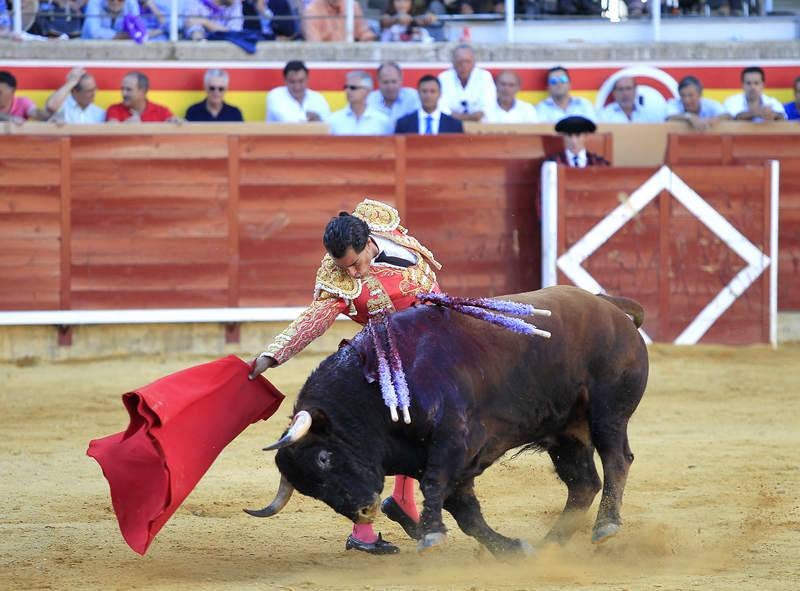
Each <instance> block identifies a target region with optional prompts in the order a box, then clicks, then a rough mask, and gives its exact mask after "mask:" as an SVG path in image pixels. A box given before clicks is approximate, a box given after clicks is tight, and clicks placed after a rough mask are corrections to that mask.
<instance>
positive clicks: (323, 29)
mask: <svg viewBox="0 0 800 591" xmlns="http://www.w3.org/2000/svg"><path fill="white" fill-rule="evenodd" d="M353 15H354V17H355V23H354V26H353V38H354V39H355V40H356V41H374V40H375V32H374V31H373V30H372V29H370V28H369V25H367V21H366V19H364V14H363V13H362V11H361V4H360V3H359V2H358V0H355V1H354V2H353ZM344 19H345V11H344V0H311V1H310V2H309V3H308V4H306V8H305V10H304V12H303V36H304V37H305V39H306V41H345V37H346V33H345V29H344V24H345V23H344Z"/></svg>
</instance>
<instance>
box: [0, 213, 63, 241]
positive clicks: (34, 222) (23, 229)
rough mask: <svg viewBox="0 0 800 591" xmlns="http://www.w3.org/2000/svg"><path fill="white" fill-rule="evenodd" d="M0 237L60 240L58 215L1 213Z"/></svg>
mask: <svg viewBox="0 0 800 591" xmlns="http://www.w3.org/2000/svg"><path fill="white" fill-rule="evenodd" d="M0 236H3V237H4V238H58V237H60V236H61V222H60V215H59V214H57V213H55V214H54V213H0Z"/></svg>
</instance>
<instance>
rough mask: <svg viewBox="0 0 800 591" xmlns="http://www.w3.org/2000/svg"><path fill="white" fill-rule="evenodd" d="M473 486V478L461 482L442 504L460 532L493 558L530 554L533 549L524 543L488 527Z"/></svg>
mask: <svg viewBox="0 0 800 591" xmlns="http://www.w3.org/2000/svg"><path fill="white" fill-rule="evenodd" d="M473 484H474V479H473V478H470V479H469V480H467V481H465V482H463V483H462V484H461V485H460V486H459V487H458V488H457V489H456V490H454V491H453V492H452V493H451V494H450V496H448V497H447V499H446V500H445V502H444V508H445V509H446V510H447V511H448V512H450V514H451V515H452V516H453V517H454V518H455V520H456V522H457V523H458V527H460V528H461V531H463V532H464V533H465V534H467V535H468V536H471V537H473V538H475V539H476V540H478V541H479V542H480V543H481V544H483V545H484V546H486V548H488V549H489V551H490V552H491V553H492V554H494V555H495V556H498V555H508V554H532V553H533V549H532V548H531V546H530V544H528V543H527V542H526V541H524V540H520V539H517V538H507V537H505V536H503V535H501V534H499V533H497V532H496V531H494V530H493V529H492V528H491V527H489V525H488V524H487V523H486V520H485V519H484V518H483V513H481V505H480V503H479V502H478V499H477V497H476V496H475V490H474V488H473Z"/></svg>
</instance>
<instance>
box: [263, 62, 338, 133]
mask: <svg viewBox="0 0 800 591" xmlns="http://www.w3.org/2000/svg"><path fill="white" fill-rule="evenodd" d="M283 79H284V80H285V81H286V86H279V87H278V88H273V89H272V90H270V91H269V93H268V94H267V121H274V122H280V123H305V122H306V121H327V120H328V118H329V117H330V115H331V108H330V105H328V101H326V100H325V97H323V96H322V95H321V94H320V93H318V92H316V91H314V90H311V89H309V88H308V68H306V65H305V64H304V63H303V62H301V61H298V60H293V61H290V62H288V63H287V64H286V66H284V68H283Z"/></svg>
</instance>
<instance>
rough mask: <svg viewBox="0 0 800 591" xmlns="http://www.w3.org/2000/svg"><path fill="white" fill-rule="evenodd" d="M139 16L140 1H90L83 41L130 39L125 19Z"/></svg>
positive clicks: (84, 23) (87, 6)
mask: <svg viewBox="0 0 800 591" xmlns="http://www.w3.org/2000/svg"><path fill="white" fill-rule="evenodd" d="M127 16H132V17H133V16H139V2H138V0H89V1H88V2H87V3H86V18H85V19H84V21H83V30H82V32H81V38H82V39H106V40H107V39H130V35H128V32H127V30H126V28H125V23H126V20H125V17H127Z"/></svg>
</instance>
